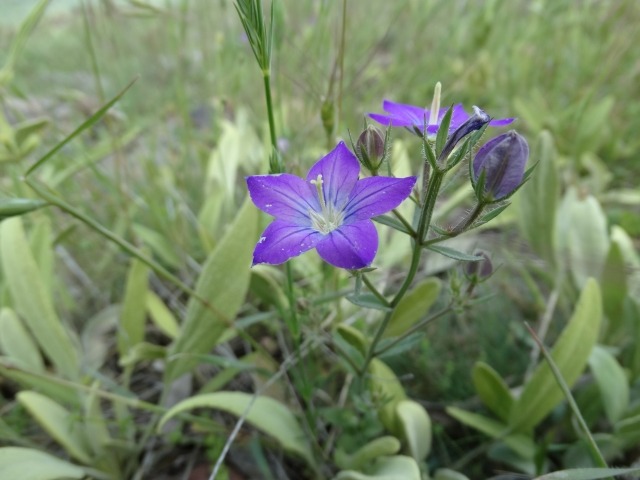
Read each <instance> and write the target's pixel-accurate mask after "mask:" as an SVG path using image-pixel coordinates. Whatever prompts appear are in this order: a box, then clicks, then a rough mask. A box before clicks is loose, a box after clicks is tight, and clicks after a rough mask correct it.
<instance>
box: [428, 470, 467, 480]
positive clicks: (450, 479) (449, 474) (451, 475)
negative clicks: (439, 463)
mask: <svg viewBox="0 0 640 480" xmlns="http://www.w3.org/2000/svg"><path fill="white" fill-rule="evenodd" d="M433 480H469V477H467V476H466V475H463V474H461V473H460V472H456V471H455V470H451V469H450V468H439V469H438V470H436V472H435V473H434V476H433Z"/></svg>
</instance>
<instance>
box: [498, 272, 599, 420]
mask: <svg viewBox="0 0 640 480" xmlns="http://www.w3.org/2000/svg"><path fill="white" fill-rule="evenodd" d="M601 319H602V301H601V299H600V288H599V287H598V284H597V283H596V281H595V280H593V279H590V280H588V281H587V283H586V284H585V287H584V288H583V289H582V293H581V294H580V298H579V300H578V304H577V305H576V308H575V310H574V312H573V316H572V317H571V319H570V320H569V322H568V324H567V326H566V327H565V329H564V330H563V332H562V334H561V335H560V337H559V338H558V341H557V342H556V344H555V346H554V347H553V350H552V351H551V356H552V358H553V360H554V363H555V364H556V365H557V367H558V370H559V371H560V373H561V374H562V377H563V378H564V380H565V382H566V384H567V385H568V386H569V387H571V385H573V384H574V383H575V382H576V380H577V379H578V377H579V376H580V374H581V373H582V371H583V370H584V368H585V366H586V364H587V360H588V359H589V355H590V354H591V350H592V349H593V347H594V345H595V344H596V340H597V339H598V333H599V331H600V322H601ZM563 398H564V394H563V393H562V390H561V389H560V387H559V386H558V383H557V381H556V379H555V377H554V375H553V373H552V372H551V368H550V367H549V365H548V363H547V362H541V363H540V364H539V365H538V367H537V368H536V370H535V371H534V373H533V375H532V376H531V379H530V380H529V381H528V382H527V384H526V385H525V386H524V389H523V391H522V394H521V395H520V397H519V398H518V399H517V400H516V402H515V403H514V404H513V407H512V408H511V414H510V416H509V425H510V427H511V428H512V429H513V430H514V431H515V432H523V431H527V430H530V429H531V428H533V427H535V426H536V425H537V424H538V422H540V421H541V420H542V419H543V418H544V417H546V416H547V414H548V413H549V412H550V411H551V410H553V408H554V407H555V406H556V405H558V403H560V402H561V401H562V399H563Z"/></svg>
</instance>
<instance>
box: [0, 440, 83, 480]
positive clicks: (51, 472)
mask: <svg viewBox="0 0 640 480" xmlns="http://www.w3.org/2000/svg"><path fill="white" fill-rule="evenodd" d="M86 475H87V472H85V471H84V470H83V469H82V468H81V467H78V466H77V465H73V464H72V463H69V462H65V461H64V460H60V459H59V458H56V457H54V456H52V455H49V454H48V453H44V452H40V451H38V450H33V449H30V448H20V447H3V448H0V478H7V479H9V478H16V479H18V478H19V479H20V480H59V479H61V478H64V479H74V480H75V479H78V480H80V479H82V478H85V476H86Z"/></svg>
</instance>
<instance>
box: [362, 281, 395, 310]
mask: <svg viewBox="0 0 640 480" xmlns="http://www.w3.org/2000/svg"><path fill="white" fill-rule="evenodd" d="M362 281H363V282H364V284H365V285H366V286H367V288H368V289H369V291H370V292H371V293H373V295H374V296H375V297H376V298H377V299H378V300H380V301H381V302H382V303H383V304H384V305H388V304H389V301H388V300H387V299H386V298H384V295H382V294H381V293H380V292H379V291H378V289H377V288H376V287H375V285H374V284H373V283H371V280H369V279H368V278H367V276H366V275H364V274H363V275H362Z"/></svg>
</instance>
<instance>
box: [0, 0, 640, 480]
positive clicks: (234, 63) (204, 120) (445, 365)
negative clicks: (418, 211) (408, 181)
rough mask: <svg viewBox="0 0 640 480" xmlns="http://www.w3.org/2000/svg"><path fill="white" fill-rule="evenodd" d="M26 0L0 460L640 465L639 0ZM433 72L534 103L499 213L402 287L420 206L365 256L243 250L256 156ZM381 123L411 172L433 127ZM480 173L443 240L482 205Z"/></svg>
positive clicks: (1, 42) (477, 469) (22, 469)
mask: <svg viewBox="0 0 640 480" xmlns="http://www.w3.org/2000/svg"><path fill="white" fill-rule="evenodd" d="M33 3H34V6H33V8H32V10H31V12H30V13H29V14H28V16H27V17H26V18H25V19H24V20H23V22H22V23H21V24H20V25H15V28H9V27H7V26H0V65H1V66H2V67H1V68H0V185H1V188H0V191H1V198H0V413H1V416H0V478H2V479H4V478H7V479H13V478H16V479H17V478H20V479H27V480H29V479H34V480H35V479H38V480H54V479H85V478H92V479H97V480H103V479H104V480H119V479H135V480H142V479H144V478H156V477H158V476H159V475H160V474H161V473H162V474H165V475H167V476H170V475H174V476H175V478H186V476H188V474H189V472H190V470H191V469H193V468H194V466H196V465H202V464H204V465H206V468H207V472H208V473H207V474H208V475H210V478H218V479H225V478H237V477H238V475H242V477H241V478H243V477H244V478H265V479H269V478H273V479H275V478H278V479H279V478H291V479H296V478H300V479H311V478H313V479H332V478H333V479H336V480H376V479H377V480H395V479H397V480H400V479H409V480H421V479H422V480H424V479H429V478H430V479H433V480H455V479H465V478H489V477H491V476H495V477H496V478H506V477H499V476H498V473H497V472H500V471H502V472H504V471H508V472H514V473H513V475H523V477H522V478H540V479H549V480H550V479H555V478H564V479H596V478H613V477H614V476H616V475H636V476H637V475H638V470H639V469H638V468H635V469H634V468H632V467H633V465H634V464H637V461H638V457H639V456H640V451H639V450H638V444H640V388H639V387H640V381H639V380H640V305H639V304H638V298H640V254H639V253H638V248H637V242H635V240H634V235H637V233H638V232H639V231H640V214H639V212H638V206H639V205H640V191H639V190H638V188H637V184H636V182H635V178H636V177H635V175H637V174H638V173H639V172H640V171H639V170H638V167H637V166H636V165H635V164H634V163H633V162H632V161H631V160H633V159H634V155H635V154H636V152H637V151H638V149H639V148H640V141H639V140H638V135H637V134H636V132H637V131H638V128H640V125H639V122H640V111H638V109H639V108H640V106H639V105H640V104H638V103H637V102H634V101H632V99H635V98H640V83H639V82H638V81H637V80H638V78H637V77H638V72H637V69H638V65H637V59H638V58H640V42H638V38H637V37H638V34H637V31H636V30H637V27H636V24H637V23H638V22H640V4H639V3H637V2H635V1H634V0H622V1H619V2H579V3H576V2H573V1H570V0H547V1H544V0H535V1H508V0H487V1H486V2H479V3H478V4H473V5H472V4H470V2H464V1H457V0H456V1H451V2H440V1H436V0H426V1H423V0H404V1H400V2H385V1H377V0H376V1H372V2H348V1H347V0H343V2H312V1H300V2H298V1H296V2H286V1H283V0H273V2H267V4H266V5H262V2H260V1H259V0H238V1H237V2H231V1H224V0H220V1H210V0H192V1H187V0H178V1H175V2H169V1H168V2H153V1H149V0H128V1H126V2H115V1H111V0H101V1H96V2H81V3H80V4H79V6H77V7H76V8H74V9H72V10H71V9H70V10H69V11H68V12H66V13H56V16H55V17H49V16H47V15H46V13H47V8H48V7H49V3H50V2H49V1H48V0H40V1H38V2H33ZM58 12H59V11H58ZM267 12H268V14H267ZM252 52H253V55H252ZM254 57H255V58H254ZM437 81H442V82H443V84H444V85H445V87H446V89H445V96H444V97H443V104H445V105H446V104H447V103H446V102H449V103H455V102H458V101H462V102H465V103H469V105H468V106H470V103H471V102H474V103H478V104H480V105H482V106H483V107H484V108H487V110H488V111H490V112H491V113H492V114H495V116H496V117H500V116H506V115H511V114H513V115H514V116H517V117H519V120H518V122H519V124H518V128H519V129H521V130H522V131H523V132H525V133H526V135H527V136H528V138H529V139H530V140H531V146H532V148H531V165H530V166H533V165H534V164H535V165H536V168H535V171H534V173H533V175H531V176H530V177H529V178H528V181H527V183H526V184H525V185H524V186H523V187H522V189H521V190H520V191H519V192H518V193H517V194H516V195H515V196H514V197H513V198H512V199H509V201H510V202H512V204H511V207H510V208H508V209H505V208H504V207H505V206H506V203H504V204H503V205H501V206H500V207H498V208H497V209H495V210H494V211H493V216H492V217H491V218H485V217H483V219H484V221H486V224H482V225H480V224H479V223H484V221H483V222H476V223H473V225H471V226H472V227H475V228H474V229H473V231H470V232H466V233H465V234H464V235H460V236H459V237H458V236H457V235H456V238H451V240H448V241H447V243H446V244H445V245H446V246H442V245H439V244H437V245H433V249H432V250H430V251H428V252H427V253H428V255H427V257H426V258H427V260H426V262H424V261H421V260H420V258H419V259H418V260H417V262H416V264H415V271H413V273H412V275H415V279H414V280H413V281H409V282H405V283H406V285H405V283H403V281H404V280H405V279H406V278H403V277H399V275H400V273H399V272H402V266H403V265H406V264H408V263H409V261H410V260H411V258H412V248H413V251H414V252H415V251H416V250H418V251H421V250H422V249H421V248H420V247H417V248H416V247H415V244H413V245H409V242H408V241H407V237H406V234H407V233H409V234H410V233H411V231H412V228H415V226H416V224H417V219H411V220H406V219H410V218H411V215H412V213H413V210H412V209H411V207H412V205H403V206H402V207H400V208H399V209H398V211H397V212H394V215H393V216H391V215H389V216H385V217H382V218H379V219H378V220H379V223H380V224H381V225H380V233H381V236H380V237H381V238H380V249H379V250H380V253H379V255H378V257H377V259H376V263H375V266H376V267H377V269H376V270H372V271H364V272H362V271H361V272H357V273H354V274H353V276H352V275H351V273H349V272H343V271H338V270H336V269H332V268H330V267H328V266H327V265H326V264H324V263H322V262H321V261H319V259H318V258H317V256H315V254H305V255H303V256H301V257H298V258H296V259H294V260H293V261H291V262H289V263H288V264H287V265H286V266H285V267H284V268H279V267H275V266H271V265H258V266H255V267H253V268H250V267H249V266H250V264H251V255H252V251H253V248H254V245H255V243H256V241H257V240H258V238H259V235H260V232H261V231H262V229H263V227H264V226H265V225H266V223H267V221H268V219H267V218H266V217H265V216H263V215H261V214H259V212H258V211H257V210H256V209H255V207H253V205H251V202H250V201H249V200H248V199H247V195H246V190H245V188H244V182H243V177H244V176H245V175H249V174H255V173H267V172H269V173H277V172H282V171H283V170H284V166H285V165H286V167H287V171H292V172H294V173H301V172H303V171H306V167H307V166H309V165H310V164H311V163H312V162H313V161H314V160H316V159H317V158H319V157H320V156H321V155H322V154H323V152H326V148H327V145H329V146H332V145H334V144H335V140H336V138H337V137H348V135H349V134H348V132H349V131H352V132H357V131H359V128H360V125H361V124H362V115H363V114H364V113H366V112H367V111H373V110H375V109H376V108H377V107H378V105H379V102H380V100H381V99H382V98H385V97H392V98H396V99H398V100H400V101H406V102H407V103H417V102H424V103H425V105H426V104H427V103H428V102H430V100H431V98H430V97H431V91H432V89H433V85H434V84H435V83H436V82H437ZM390 136H391V134H390V133H389V132H388V133H387V138H386V139H385V140H389V137H390ZM392 136H393V137H394V138H393V146H392V147H391V148H388V151H386V152H385V162H384V165H383V166H381V165H376V168H377V167H381V169H382V170H386V171H388V172H391V173H393V174H394V175H395V176H398V177H400V176H407V175H410V174H412V172H414V171H415V168H416V167H415V166H416V165H417V164H418V163H419V161H418V160H417V159H420V157H421V156H422V155H424V156H429V152H430V149H431V148H434V149H435V151H436V152H440V151H441V150H442V147H443V145H444V143H445V141H446V135H445V136H440V137H439V138H437V139H435V141H428V140H427V139H426V138H425V139H423V142H411V141H409V140H408V137H409V134H406V135H404V134H403V132H393V134H392ZM479 137H480V136H479V135H478V136H477V137H474V138H473V139H472V140H473V141H469V142H468V143H467V144H465V145H464V146H463V147H462V148H460V149H459V150H457V155H458V157H457V161H460V162H461V163H460V166H462V165H463V164H464V163H465V161H468V160H469V157H470V156H471V154H472V153H473V150H474V149H477V146H476V145H475V144H476V142H478V141H479V140H480V138H479ZM356 138H357V137H356ZM421 144H422V145H421ZM385 145H386V146H388V145H391V142H390V141H389V142H387V141H385ZM416 145H417V146H416ZM421 149H422V151H421ZM431 155H433V151H431ZM431 166H432V167H433V165H431ZM464 169H466V166H465V167H464V168H462V169H461V170H455V169H453V168H452V171H451V175H450V176H448V177H447V179H446V182H444V183H443V184H442V185H440V183H438V188H437V189H436V190H437V191H436V193H438V191H439V190H441V191H442V193H443V195H442V196H441V197H439V198H438V202H437V204H436V203H435V199H434V204H433V205H432V207H433V206H435V207H437V208H434V209H433V211H432V212H429V215H430V216H432V222H433V223H432V224H431V228H432V230H431V231H430V232H428V233H431V234H435V235H436V236H438V237H439V236H444V235H445V234H446V233H447V231H448V230H447V226H448V225H449V223H450V222H454V225H455V224H457V222H459V221H460V218H464V215H465V214H466V213H465V212H467V210H468V209H471V208H472V207H473V204H472V203H471V200H472V199H473V192H472V190H471V187H470V185H469V184H468V183H467V182H464V181H462V180H463V179H462V176H463V175H462V174H459V172H460V171H462V170H464ZM425 172H426V170H425ZM434 172H435V173H436V175H437V173H438V171H437V169H433V170H432V171H431V173H432V175H433V173H434ZM425 176H426V175H425ZM443 178H444V172H443V175H442V178H440V179H439V181H442V180H443ZM431 180H432V181H433V176H432V177H431ZM441 187H442V188H441ZM489 213H491V212H489ZM498 215H499V216H498ZM414 233H415V232H414ZM496 237H499V238H503V239H506V240H504V241H503V242H498V241H495V238H496ZM413 238H414V240H415V238H416V237H415V235H414V237H413ZM424 238H426V237H424ZM432 238H433V237H432ZM476 246H481V247H482V248H483V249H484V250H487V251H489V252H491V257H492V261H493V263H494V265H496V264H501V268H498V269H497V271H496V272H495V273H494V275H493V276H492V277H491V278H490V279H488V281H482V282H480V279H479V278H477V275H476V276H475V277H473V275H471V276H469V275H467V276H465V275H464V273H463V270H464V269H461V268H460V266H459V263H461V262H462V263H465V262H469V261H473V260H478V259H479V257H477V256H475V255H470V254H468V253H464V252H473V251H475V248H476ZM414 256H415V255H414ZM412 279H413V277H412ZM398 288H401V289H402V294H401V295H397V296H394V295H393V293H394V292H397V291H398ZM396 299H397V302H396V301H395V300H396ZM528 325H531V327H529V326H528ZM547 344H548V345H551V347H550V348H549V349H547V347H545V345H547ZM247 459H249V460H247ZM614 465H616V466H617V465H627V466H628V468H612V466H614ZM518 478H520V477H518ZM630 478H633V477H630Z"/></svg>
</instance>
